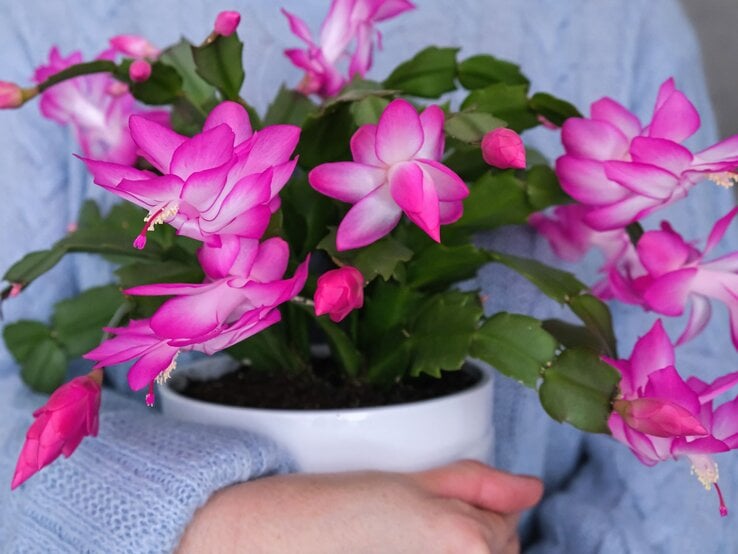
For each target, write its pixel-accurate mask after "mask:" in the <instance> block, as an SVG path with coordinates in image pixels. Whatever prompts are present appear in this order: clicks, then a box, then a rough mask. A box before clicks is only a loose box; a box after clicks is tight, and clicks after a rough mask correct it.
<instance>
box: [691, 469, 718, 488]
mask: <svg viewBox="0 0 738 554" xmlns="http://www.w3.org/2000/svg"><path fill="white" fill-rule="evenodd" d="M691 473H692V475H696V476H697V480H698V481H699V482H700V483H701V484H702V486H703V487H705V490H708V491H709V490H711V489H712V486H713V485H714V484H716V483H717V482H718V478H719V477H720V474H719V472H718V466H717V464H716V463H714V462H713V463H711V464H705V465H703V466H702V467H697V466H696V465H694V464H693V465H692V470H691Z"/></svg>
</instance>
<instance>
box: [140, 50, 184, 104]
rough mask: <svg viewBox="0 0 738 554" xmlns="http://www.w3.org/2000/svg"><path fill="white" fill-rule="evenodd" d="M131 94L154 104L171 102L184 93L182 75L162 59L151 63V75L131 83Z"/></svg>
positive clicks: (142, 100) (146, 102)
mask: <svg viewBox="0 0 738 554" xmlns="http://www.w3.org/2000/svg"><path fill="white" fill-rule="evenodd" d="M129 87H130V89H131V94H133V96H135V97H136V98H137V99H138V100H140V101H141V102H144V103H145V104H150V105H152V106H162V105H165V104H171V103H172V102H174V101H175V100H177V99H178V98H179V96H180V95H181V94H182V77H181V76H180V74H179V72H178V71H177V70H176V69H175V68H174V67H172V66H170V65H167V64H165V63H163V62H161V61H156V62H153V63H152V64H151V77H149V78H148V79H146V80H145V81H144V82H142V83H131V84H130V85H129Z"/></svg>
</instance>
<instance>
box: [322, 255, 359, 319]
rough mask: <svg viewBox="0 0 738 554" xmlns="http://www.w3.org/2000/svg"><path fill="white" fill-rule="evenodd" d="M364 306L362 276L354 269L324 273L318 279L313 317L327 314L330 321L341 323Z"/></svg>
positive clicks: (344, 268)
mask: <svg viewBox="0 0 738 554" xmlns="http://www.w3.org/2000/svg"><path fill="white" fill-rule="evenodd" d="M363 305H364V276H363V275H362V274H361V272H360V271H359V270H358V269H356V268H355V267H351V266H345V267H341V268H339V269H334V270H331V271H326V272H325V273H323V275H321V276H320V277H318V288H317V290H316V291H315V315H318V316H320V315H324V314H328V315H329V316H330V318H331V321H333V322H335V323H338V322H339V321H342V320H343V319H344V318H345V317H346V316H347V315H349V314H350V313H351V312H352V311H353V310H355V309H358V308H361V307H362V306H363Z"/></svg>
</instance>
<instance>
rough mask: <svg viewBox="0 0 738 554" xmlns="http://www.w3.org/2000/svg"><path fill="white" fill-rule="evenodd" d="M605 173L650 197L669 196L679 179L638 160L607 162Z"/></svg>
mask: <svg viewBox="0 0 738 554" xmlns="http://www.w3.org/2000/svg"><path fill="white" fill-rule="evenodd" d="M605 174H606V175H607V178H608V179H611V180H613V181H615V182H616V183H619V184H621V185H623V186H624V187H626V188H627V189H629V190H631V191H632V192H635V193H636V194H642V195H644V196H648V197H650V198H656V199H659V200H663V199H666V198H669V197H670V196H671V194H672V193H673V191H674V189H675V188H676V186H677V185H678V183H679V181H678V179H677V177H676V175H674V174H673V173H670V172H668V171H666V170H664V169H661V168H659V167H656V166H654V165H649V164H642V163H637V162H620V161H612V162H605Z"/></svg>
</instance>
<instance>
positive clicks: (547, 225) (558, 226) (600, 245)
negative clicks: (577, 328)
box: [528, 204, 640, 300]
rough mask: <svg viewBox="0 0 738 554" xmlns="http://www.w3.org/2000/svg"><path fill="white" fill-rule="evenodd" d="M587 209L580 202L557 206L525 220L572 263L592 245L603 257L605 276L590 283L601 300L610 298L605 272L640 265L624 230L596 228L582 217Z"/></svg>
mask: <svg viewBox="0 0 738 554" xmlns="http://www.w3.org/2000/svg"><path fill="white" fill-rule="evenodd" d="M589 210H590V208H589V207H588V206H585V205H583V204H567V205H564V206H557V207H556V208H554V209H553V211H552V214H551V215H550V216H549V215H546V214H544V213H543V212H538V213H534V214H532V215H531V216H530V217H528V223H529V224H530V225H531V226H532V227H533V228H534V229H536V230H537V231H538V232H539V233H540V234H541V235H543V237H545V238H546V240H547V241H548V243H549V245H550V246H551V249H552V250H553V251H554V252H555V253H556V255H557V256H558V257H559V258H561V259H562V260H565V261H567V262H576V261H578V260H580V259H581V258H582V256H584V255H585V254H586V253H587V252H589V250H590V249H592V248H596V249H597V250H599V251H600V252H601V253H602V256H603V258H604V261H603V264H602V266H601V267H600V269H599V272H600V273H602V274H604V275H605V277H604V278H603V279H602V280H601V281H599V282H598V283H596V284H595V285H593V287H592V290H593V292H594V293H595V294H596V295H597V296H598V297H600V298H602V299H603V300H606V299H610V298H613V297H614V294H613V292H612V291H611V290H610V286H611V284H610V280H609V278H608V275H609V273H610V270H611V269H612V268H613V267H614V266H615V265H617V266H618V267H619V268H622V269H623V270H625V271H629V272H632V269H631V268H632V267H638V268H640V263H639V261H638V257H637V256H636V251H635V247H634V246H633V243H632V242H631V240H630V238H629V237H628V233H627V232H625V230H624V229H613V230H611V231H597V230H595V229H592V227H590V226H589V225H587V224H586V223H585V222H584V220H585V216H586V214H587V213H588V212H589Z"/></svg>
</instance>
